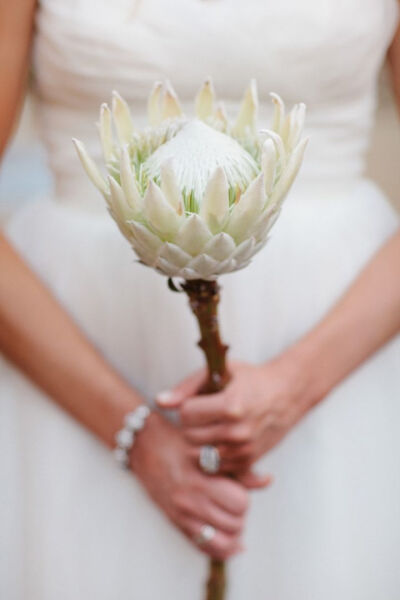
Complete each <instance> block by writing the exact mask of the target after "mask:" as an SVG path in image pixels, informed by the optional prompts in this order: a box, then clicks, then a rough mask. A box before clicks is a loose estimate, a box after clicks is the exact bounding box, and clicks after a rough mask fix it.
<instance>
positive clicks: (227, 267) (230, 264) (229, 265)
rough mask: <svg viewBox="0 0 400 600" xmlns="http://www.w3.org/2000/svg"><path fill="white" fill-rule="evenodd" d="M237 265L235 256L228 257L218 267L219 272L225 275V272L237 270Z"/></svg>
mask: <svg viewBox="0 0 400 600" xmlns="http://www.w3.org/2000/svg"><path fill="white" fill-rule="evenodd" d="M236 267H237V262H236V260H235V259H234V258H228V259H227V260H224V261H223V262H221V263H220V264H219V265H218V267H217V274H218V275H223V274H224V273H231V272H232V271H235V270H236Z"/></svg>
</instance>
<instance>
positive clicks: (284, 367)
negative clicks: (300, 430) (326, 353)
mask: <svg viewBox="0 0 400 600" xmlns="http://www.w3.org/2000/svg"><path fill="white" fill-rule="evenodd" d="M275 363H276V366H277V368H278V369H279V371H280V378H281V380H282V381H283V382H284V385H285V388H286V395H287V396H288V397H290V398H291V399H292V401H293V403H294V404H295V405H297V406H298V407H299V409H300V411H301V412H302V413H306V412H307V411H308V410H310V409H311V408H313V406H315V405H316V404H318V402H320V400H322V399H323V398H324V396H325V394H326V393H327V391H328V390H326V391H325V387H324V382H323V381H322V380H321V377H320V373H319V371H318V367H317V366H316V360H315V356H314V352H313V351H312V348H309V347H308V346H307V345H303V344H302V343H297V344H295V345H293V346H290V347H289V348H288V349H287V350H285V351H284V352H283V353H282V354H281V355H279V356H278V357H277V358H276V359H275Z"/></svg>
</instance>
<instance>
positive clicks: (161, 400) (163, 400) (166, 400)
mask: <svg viewBox="0 0 400 600" xmlns="http://www.w3.org/2000/svg"><path fill="white" fill-rule="evenodd" d="M156 400H157V403H158V404H161V405H163V406H168V404H171V403H172V402H173V401H174V395H173V393H172V392H171V391H170V390H164V391H162V392H159V393H158V394H157V396H156Z"/></svg>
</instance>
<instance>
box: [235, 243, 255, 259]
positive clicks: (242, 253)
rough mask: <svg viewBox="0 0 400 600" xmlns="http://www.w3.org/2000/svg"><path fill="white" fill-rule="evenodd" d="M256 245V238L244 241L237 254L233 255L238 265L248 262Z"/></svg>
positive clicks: (236, 251)
mask: <svg viewBox="0 0 400 600" xmlns="http://www.w3.org/2000/svg"><path fill="white" fill-rule="evenodd" d="M255 245H256V240H255V239H254V237H250V238H248V239H247V240H244V242H242V243H241V244H239V246H238V247H237V248H236V250H235V252H234V253H233V255H232V258H234V259H235V260H236V262H237V263H242V262H245V261H247V260H248V259H249V258H250V257H251V256H252V255H253V252H254V247H255Z"/></svg>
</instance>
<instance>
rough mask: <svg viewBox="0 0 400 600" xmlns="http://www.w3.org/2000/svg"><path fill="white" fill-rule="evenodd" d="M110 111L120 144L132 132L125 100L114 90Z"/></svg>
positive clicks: (126, 140) (124, 142)
mask: <svg viewBox="0 0 400 600" xmlns="http://www.w3.org/2000/svg"><path fill="white" fill-rule="evenodd" d="M112 112H113V117H114V123H115V128H116V130H117V135H118V139H119V141H120V143H121V144H127V143H128V142H130V140H131V138H132V134H133V123H132V117H131V112H130V110H129V107H128V105H127V103H126V102H125V100H124V99H123V98H121V96H120V95H119V94H118V92H116V91H114V92H113V98H112Z"/></svg>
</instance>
